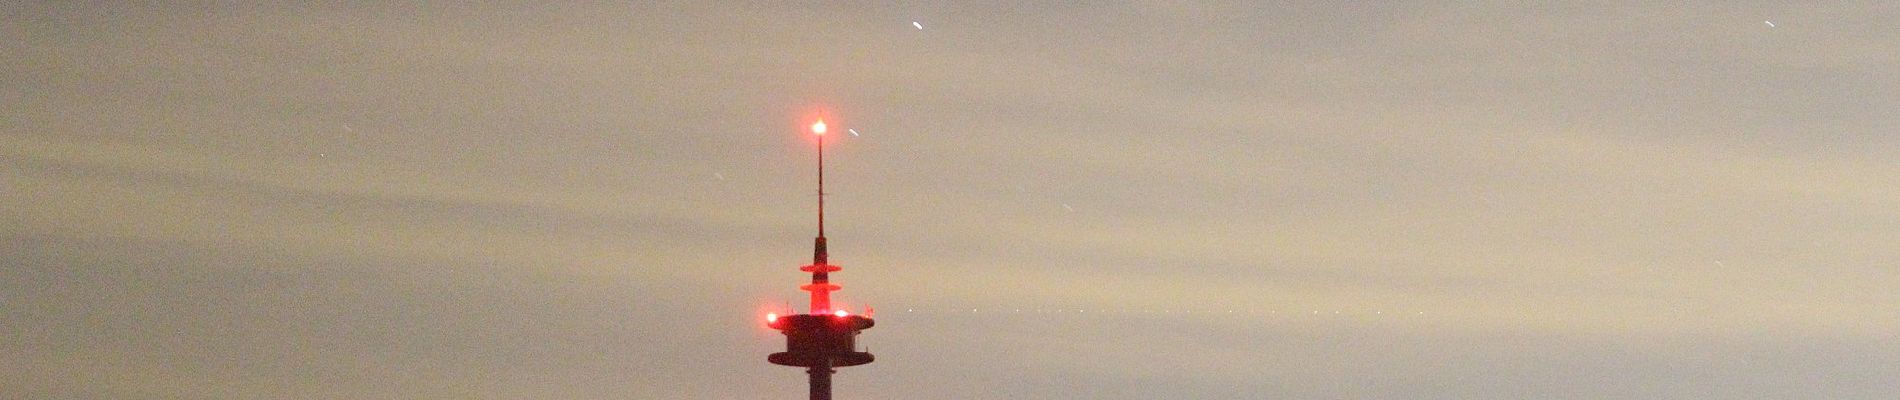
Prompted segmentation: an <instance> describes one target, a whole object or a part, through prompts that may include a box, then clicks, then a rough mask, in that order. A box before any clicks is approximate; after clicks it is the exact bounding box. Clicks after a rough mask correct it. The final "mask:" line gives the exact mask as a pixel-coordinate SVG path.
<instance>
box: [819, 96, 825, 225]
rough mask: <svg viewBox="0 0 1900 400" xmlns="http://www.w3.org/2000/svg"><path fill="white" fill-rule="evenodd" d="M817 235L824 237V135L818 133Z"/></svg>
mask: <svg viewBox="0 0 1900 400" xmlns="http://www.w3.org/2000/svg"><path fill="white" fill-rule="evenodd" d="M819 123H824V122H822V121H821V122H819ZM818 237H825V135H818Z"/></svg>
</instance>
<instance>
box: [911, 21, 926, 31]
mask: <svg viewBox="0 0 1900 400" xmlns="http://www.w3.org/2000/svg"><path fill="white" fill-rule="evenodd" d="M910 26H915V27H917V30H920V31H921V30H924V24H923V23H920V22H917V21H910Z"/></svg>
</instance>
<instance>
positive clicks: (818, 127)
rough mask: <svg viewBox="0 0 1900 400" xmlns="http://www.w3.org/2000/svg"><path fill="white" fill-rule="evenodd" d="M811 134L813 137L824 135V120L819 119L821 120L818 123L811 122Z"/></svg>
mask: <svg viewBox="0 0 1900 400" xmlns="http://www.w3.org/2000/svg"><path fill="white" fill-rule="evenodd" d="M811 133H812V134H814V135H823V134H825V120H822V119H821V120H818V122H813V123H812V124H811Z"/></svg>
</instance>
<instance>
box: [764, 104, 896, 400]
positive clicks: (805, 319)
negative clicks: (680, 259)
mask: <svg viewBox="0 0 1900 400" xmlns="http://www.w3.org/2000/svg"><path fill="white" fill-rule="evenodd" d="M811 131H812V134H813V135H816V136H817V137H818V239H817V240H816V241H815V242H814V243H813V244H812V255H811V265H806V266H803V267H799V268H798V270H799V271H805V272H810V273H811V283H810V284H807V285H804V286H800V287H799V289H804V290H805V291H809V292H811V312H810V313H808V314H793V315H786V316H778V315H776V314H768V315H766V325H767V326H770V327H772V329H777V330H778V331H779V332H780V333H784V334H785V351H783V352H779V353H772V355H771V356H768V357H766V360H767V361H771V362H772V363H773V364H778V365H788V366H794V367H805V373H806V374H809V375H810V380H811V398H812V400H830V399H831V373H832V372H834V371H835V370H834V369H833V368H837V367H849V366H853V365H863V364H869V363H870V362H871V361H872V360H873V359H874V358H873V357H872V356H871V353H867V352H862V351H857V337H858V331H861V330H865V329H870V328H871V325H873V324H875V322H874V321H872V320H871V318H869V317H866V316H859V315H853V314H851V313H850V312H847V311H845V310H843V309H839V310H832V309H831V292H832V291H834V290H838V289H840V287H839V286H838V285H835V284H832V283H831V277H830V275H831V273H832V272H838V270H840V269H841V268H838V266H836V265H831V263H830V262H829V261H830V260H828V258H829V254H827V253H826V251H825V121H824V120H819V121H818V122H817V123H814V124H812V126H811Z"/></svg>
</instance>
